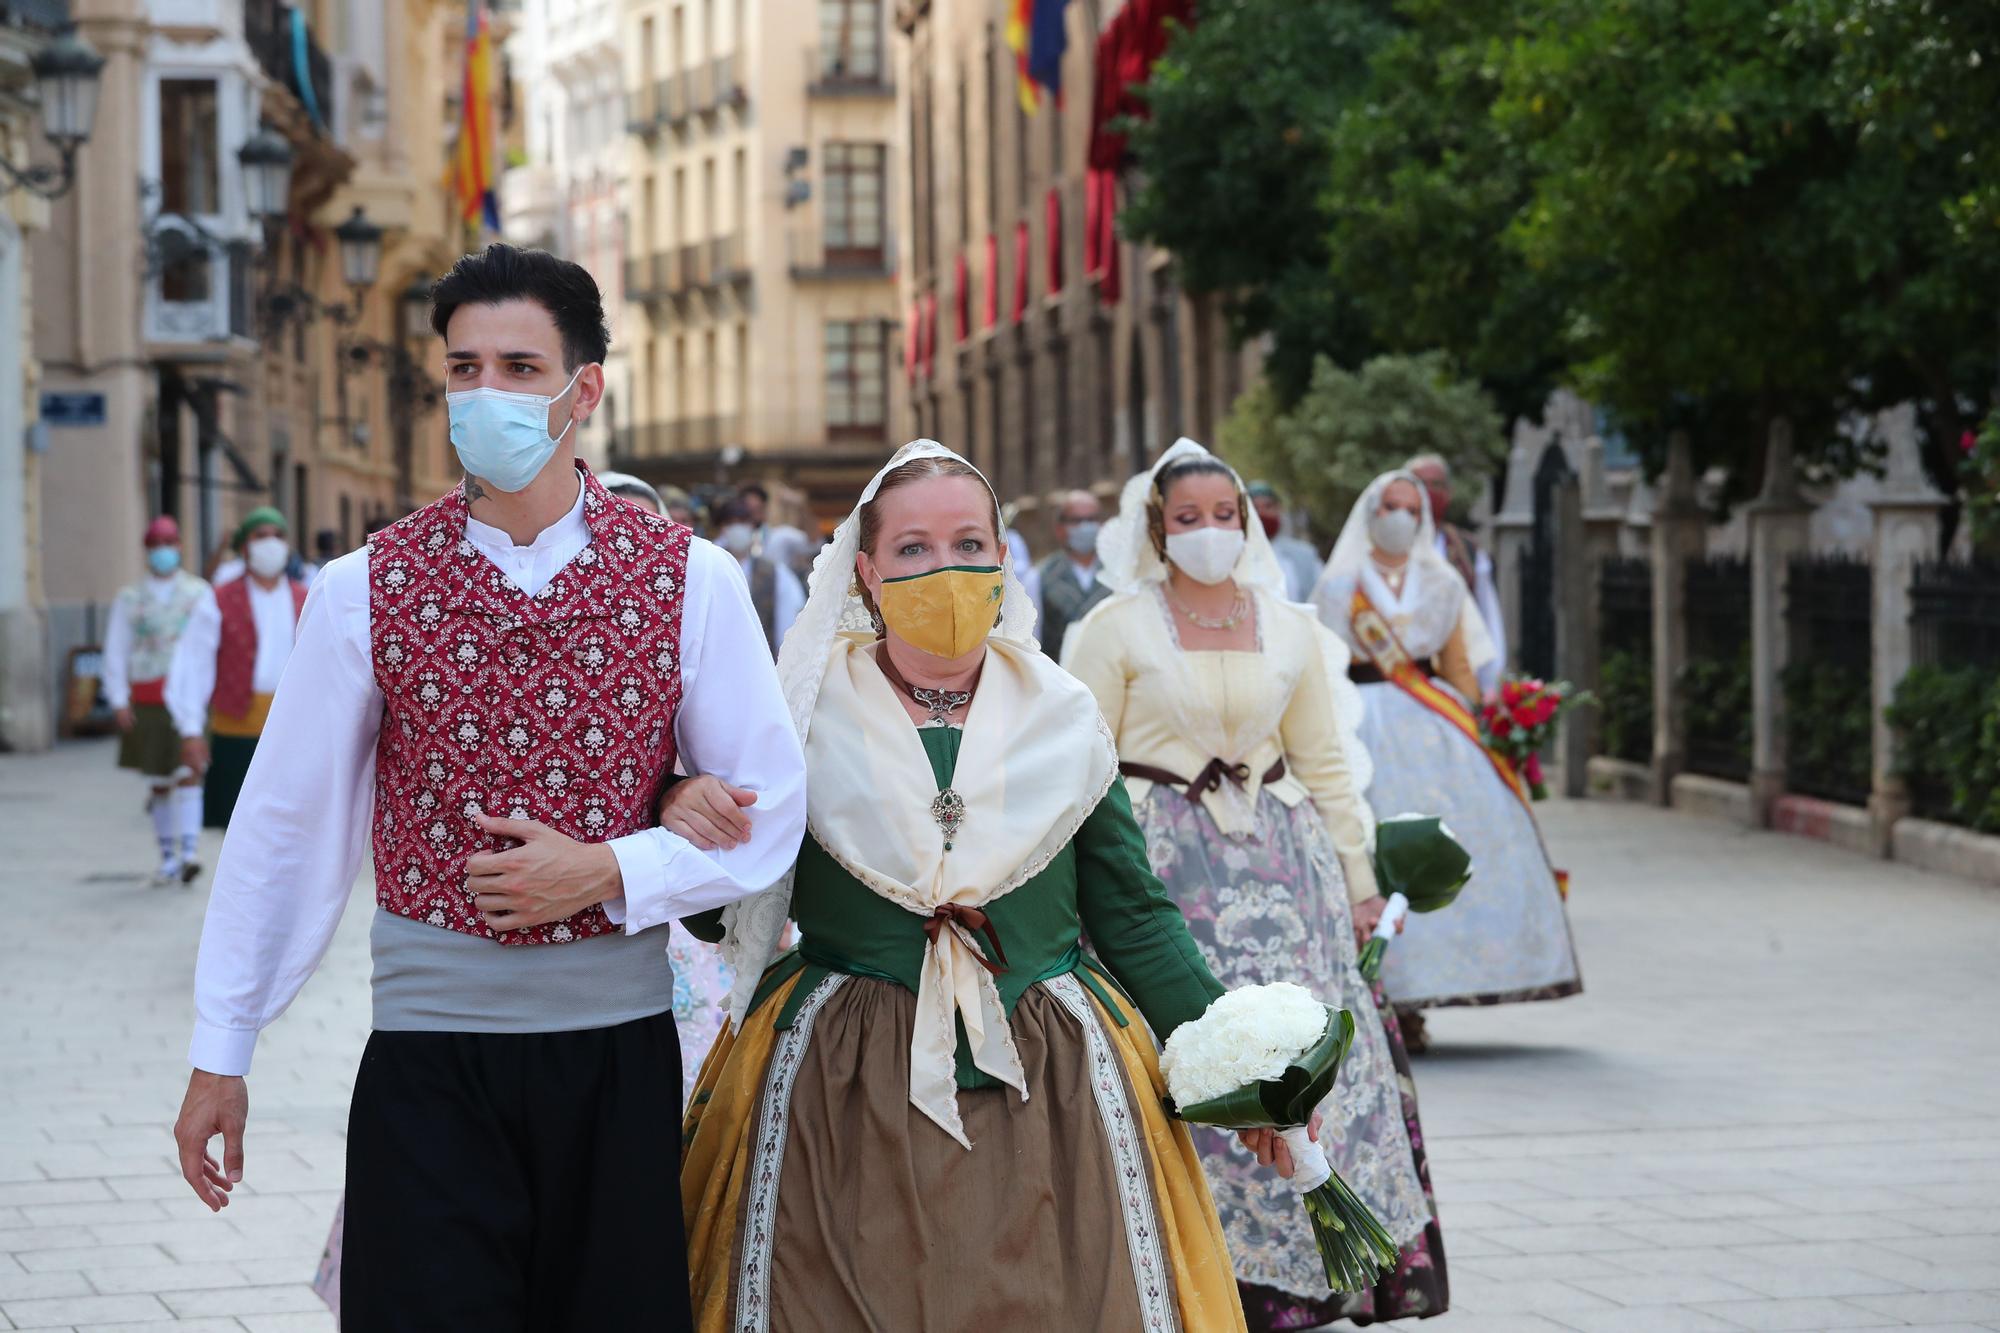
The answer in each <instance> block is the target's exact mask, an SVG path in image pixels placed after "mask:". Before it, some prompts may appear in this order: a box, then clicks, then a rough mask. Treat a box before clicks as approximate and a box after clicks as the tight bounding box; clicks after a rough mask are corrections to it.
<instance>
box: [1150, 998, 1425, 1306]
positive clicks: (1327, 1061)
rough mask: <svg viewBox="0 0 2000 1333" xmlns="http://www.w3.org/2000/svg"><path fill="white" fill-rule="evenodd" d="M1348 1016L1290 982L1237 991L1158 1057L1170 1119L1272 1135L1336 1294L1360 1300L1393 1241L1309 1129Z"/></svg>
mask: <svg viewBox="0 0 2000 1333" xmlns="http://www.w3.org/2000/svg"><path fill="white" fill-rule="evenodd" d="M1353 1040H1354V1017H1353V1015H1351V1014H1349V1013H1347V1012H1346V1011H1345V1010H1342V1009H1332V1008H1329V1007H1327V1006H1326V1005H1323V1004H1321V1003H1320V1002H1319V1000H1318V999H1316V998H1315V997H1314V996H1313V994H1312V992H1311V991H1308V990H1307V989H1305V987H1303V986H1296V985H1293V984H1292V983H1290V982H1277V983H1274V984H1272V985H1268V986H1243V987H1239V988H1238V989H1236V990H1232V991H1230V992H1229V993H1227V994H1226V995H1223V996H1222V997H1220V998H1219V999H1217V1000H1216V1001H1215V1002H1214V1003H1213V1004H1211V1005H1209V1007H1208V1011H1207V1012H1206V1013H1204V1014H1203V1015H1202V1016H1201V1017H1200V1018H1198V1019H1196V1020H1194V1021H1193V1022H1191V1023H1183V1024H1181V1025H1180V1026H1179V1027H1177V1028H1175V1029H1174V1031H1173V1034H1172V1035H1171V1036H1169V1037H1168V1038H1167V1043H1166V1047H1165V1049H1164V1051H1163V1052H1162V1053H1161V1056H1160V1071H1161V1073H1162V1074H1163V1075H1165V1077H1166V1080H1167V1090H1168V1092H1169V1093H1170V1094H1172V1097H1173V1101H1174V1106H1175V1111H1174V1114H1176V1115H1177V1116H1179V1117H1180V1118H1181V1119H1182V1120H1186V1121H1189V1122H1191V1123H1193V1124H1200V1125H1214V1126H1216V1127H1217V1128H1220V1129H1276V1130H1278V1131H1279V1132H1280V1134H1281V1136H1282V1137H1283V1138H1284V1140H1285V1143H1286V1145H1287V1146H1288V1147H1289V1148H1290V1149H1291V1153H1292V1164H1293V1170H1292V1177H1291V1184H1292V1188H1293V1189H1294V1190H1295V1191H1297V1193H1298V1194H1299V1196H1300V1201H1301V1202H1302V1203H1304V1205H1305V1209H1306V1217H1307V1218H1308V1219H1309V1221H1310V1222H1311V1224H1312V1229H1313V1238H1314V1240H1315V1241H1317V1242H1318V1245H1319V1253H1320V1259H1321V1261H1322V1262H1323V1263H1324V1264H1325V1266H1326V1282H1327V1285H1328V1286H1329V1287H1331V1288H1333V1290H1335V1291H1361V1290H1365V1289H1366V1288H1368V1287H1371V1286H1373V1285H1374V1284H1375V1281H1376V1279H1378V1278H1379V1277H1380V1276H1381V1275H1382V1274H1383V1273H1385V1272H1387V1271H1388V1270H1389V1269H1390V1268H1392V1267H1393V1266H1394V1265H1395V1262H1396V1242H1395V1239H1394V1238H1393V1237H1392V1236H1390V1235H1389V1233H1388V1232H1387V1231H1385V1230H1384V1229H1383V1227H1382V1224H1381V1223H1380V1222H1379V1221H1377V1220H1376V1218H1375V1215H1374V1214H1373V1213H1371V1212H1369V1211H1368V1206H1367V1205H1366V1204H1364V1203H1363V1202H1362V1201H1361V1200H1360V1199H1359V1198H1358V1197H1356V1195H1355V1193H1354V1191H1353V1190H1351V1189H1349V1188H1348V1187H1347V1184H1346V1182H1345V1181H1343V1180H1341V1178H1340V1177H1339V1176H1338V1175H1337V1174H1335V1173H1334V1170H1333V1168H1332V1166H1331V1165H1330V1164H1329V1163H1328V1162H1327V1160H1326V1153H1325V1152H1324V1151H1323V1150H1322V1149H1321V1148H1320V1146H1319V1144H1317V1143H1315V1142H1313V1140H1312V1138H1311V1136H1310V1135H1309V1134H1308V1133H1307V1131H1306V1128H1305V1126H1306V1125H1307V1124H1309V1123H1310V1122H1311V1120H1312V1116H1313V1111H1314V1109H1315V1108H1316V1107H1318V1106H1319V1104H1320V1103H1321V1102H1323V1101H1325V1100H1326V1098H1327V1096H1328V1094H1329V1093H1331V1092H1332V1090H1333V1082H1334V1078H1335V1076H1336V1075H1338V1073H1339V1072H1340V1062H1341V1060H1342V1058H1343V1057H1345V1056H1346V1054H1347V1048H1348V1046H1349V1045H1350V1044H1351V1043H1352V1042H1353Z"/></svg>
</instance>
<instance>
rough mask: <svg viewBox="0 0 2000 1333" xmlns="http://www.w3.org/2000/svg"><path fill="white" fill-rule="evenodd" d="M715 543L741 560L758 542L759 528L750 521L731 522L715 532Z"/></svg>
mask: <svg viewBox="0 0 2000 1333" xmlns="http://www.w3.org/2000/svg"><path fill="white" fill-rule="evenodd" d="M715 544H716V545H717V546H720V547H721V548H722V549H723V550H725V551H727V552H729V554H731V555H733V556H735V557H736V558H737V559H738V560H741V559H742V558H743V557H744V556H746V555H749V554H750V549H751V548H752V547H753V546H755V545H756V544H757V529H755V528H753V527H751V526H750V525H749V524H748V523H731V524H728V525H726V526H725V527H724V528H723V529H722V531H720V532H718V533H716V534H715Z"/></svg>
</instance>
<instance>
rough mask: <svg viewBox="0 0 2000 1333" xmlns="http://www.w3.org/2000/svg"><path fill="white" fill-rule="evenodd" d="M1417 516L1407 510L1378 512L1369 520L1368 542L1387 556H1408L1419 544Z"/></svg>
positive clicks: (1382, 510)
mask: <svg viewBox="0 0 2000 1333" xmlns="http://www.w3.org/2000/svg"><path fill="white" fill-rule="evenodd" d="M1417 526H1418V524H1417V516H1416V515H1415V514H1413V513H1411V512H1410V511H1409V510H1407V509H1381V510H1377V511H1376V514H1375V517H1373V518H1371V519H1369V520H1368V540H1369V541H1371V542H1374V543H1375V549H1376V550H1378V551H1381V552H1382V553H1383V554H1385V555H1408V554H1409V553H1410V548H1411V547H1412V546H1415V545H1416V544H1417Z"/></svg>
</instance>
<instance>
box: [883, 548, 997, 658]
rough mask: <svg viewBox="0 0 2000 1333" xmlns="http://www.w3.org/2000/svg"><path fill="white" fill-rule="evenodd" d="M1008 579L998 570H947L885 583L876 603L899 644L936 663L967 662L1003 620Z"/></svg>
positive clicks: (979, 567)
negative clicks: (961, 659)
mask: <svg viewBox="0 0 2000 1333" xmlns="http://www.w3.org/2000/svg"><path fill="white" fill-rule="evenodd" d="M1005 593H1006V575H1005V574H1003V573H1002V572H1001V569H1000V566H998V565H947V566H945V567H944V568H943V569H933V570H931V571H930V572H929V573H925V574H912V575H910V576H908V577H907V578H900V579H884V580H882V591H881V593H880V594H879V595H878V596H877V597H876V603H877V605H878V606H879V607H880V608H881V611H882V623H883V624H885V625H887V626H888V627H889V628H890V629H891V630H893V631H894V632H895V635H896V637H897V638H899V639H901V640H902V641H903V642H904V643H907V644H909V645H910V647H912V648H915V649H916V650H917V651H919V652H924V653H929V654H930V655H931V656H933V657H944V658H953V657H963V656H965V655H966V654H967V653H969V652H971V651H972V650H973V649H974V648H977V647H978V646H979V645H980V644H981V643H984V642H985V641H986V636H987V635H988V634H991V633H992V632H993V626H994V624H995V623H996V622H997V621H998V620H999V619H1000V599H1001V597H1002V596H1004V595H1005Z"/></svg>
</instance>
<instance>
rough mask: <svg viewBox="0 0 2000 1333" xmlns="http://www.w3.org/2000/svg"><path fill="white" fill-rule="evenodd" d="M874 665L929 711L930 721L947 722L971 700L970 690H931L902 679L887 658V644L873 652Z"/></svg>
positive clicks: (894, 665)
mask: <svg viewBox="0 0 2000 1333" xmlns="http://www.w3.org/2000/svg"><path fill="white" fill-rule="evenodd" d="M875 665H876V666H878V667H880V668H882V674H883V675H884V676H887V677H888V678H889V683H890V684H891V685H894V686H895V687H896V688H897V689H899V690H901V691H902V692H903V693H905V694H907V695H909V696H910V697H911V698H912V699H915V700H916V701H917V702H918V703H919V704H921V705H922V706H923V707H924V708H925V709H927V710H928V711H929V712H930V718H929V720H930V721H932V722H949V721H951V715H952V714H953V713H956V712H957V711H958V710H959V709H961V708H963V707H965V706H966V705H967V704H969V703H971V702H972V691H971V690H933V689H926V688H925V687H923V686H921V685H912V684H910V682H909V681H907V680H904V679H903V673H902V672H900V671H898V670H896V664H895V663H894V662H892V661H891V660H890V659H889V645H888V644H886V643H884V644H882V645H881V646H880V647H879V648H878V649H877V650H876V652H875Z"/></svg>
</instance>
